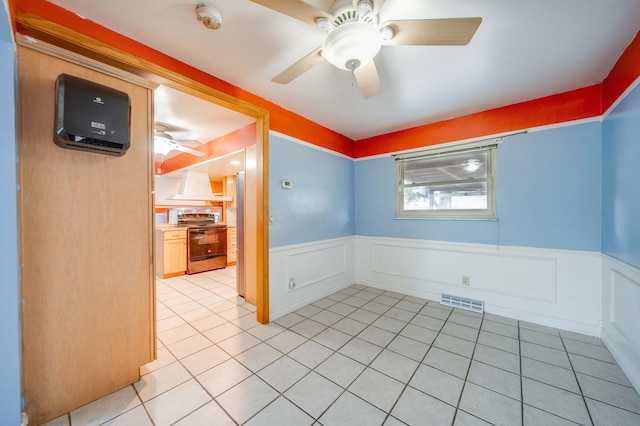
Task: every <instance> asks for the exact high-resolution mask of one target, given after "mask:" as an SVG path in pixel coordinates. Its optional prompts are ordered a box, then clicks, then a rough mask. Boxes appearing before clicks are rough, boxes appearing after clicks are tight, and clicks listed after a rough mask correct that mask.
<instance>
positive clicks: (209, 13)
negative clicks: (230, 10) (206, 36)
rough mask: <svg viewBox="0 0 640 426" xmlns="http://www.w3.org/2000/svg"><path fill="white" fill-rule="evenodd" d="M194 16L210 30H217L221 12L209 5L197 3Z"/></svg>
mask: <svg viewBox="0 0 640 426" xmlns="http://www.w3.org/2000/svg"><path fill="white" fill-rule="evenodd" d="M196 16H197V17H198V21H200V22H202V25H204V26H205V27H207V28H209V29H210V30H217V29H218V28H220V26H221V25H222V14H221V13H220V11H219V10H218V9H216V8H215V7H213V6H211V5H207V4H199V5H198V6H196Z"/></svg>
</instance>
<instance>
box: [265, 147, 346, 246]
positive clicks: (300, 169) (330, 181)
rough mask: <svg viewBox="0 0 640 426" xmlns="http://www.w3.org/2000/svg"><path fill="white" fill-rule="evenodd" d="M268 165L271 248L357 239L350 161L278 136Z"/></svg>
mask: <svg viewBox="0 0 640 426" xmlns="http://www.w3.org/2000/svg"><path fill="white" fill-rule="evenodd" d="M269 159H270V160H269V215H270V216H272V217H273V218H274V221H273V223H272V224H271V227H270V234H269V245H270V247H279V246H286V245H290V244H298V243H306V242H311V241H319V240H325V239H330V238H338V237H345V236H350V235H353V233H354V225H353V219H354V207H353V206H354V195H353V180H354V176H353V173H354V172H353V161H352V160H351V159H348V158H344V157H341V156H339V155H335V154H331V153H328V152H325V151H322V150H319V149H316V148H312V147H310V146H307V145H304V144H300V143H296V142H292V141H290V140H287V139H284V138H282V137H279V136H274V135H272V136H271V137H270V140H269ZM283 179H289V180H291V181H292V182H293V188H292V189H283V188H282V187H281V181H282V180H283Z"/></svg>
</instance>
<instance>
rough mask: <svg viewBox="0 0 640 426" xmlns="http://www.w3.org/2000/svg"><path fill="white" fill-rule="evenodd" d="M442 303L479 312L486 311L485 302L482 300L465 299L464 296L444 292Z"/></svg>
mask: <svg viewBox="0 0 640 426" xmlns="http://www.w3.org/2000/svg"><path fill="white" fill-rule="evenodd" d="M440 304H441V305H447V306H452V307H454V308H460V309H466V310H467V311H473V312H478V313H483V312H484V302H483V301H481V300H473V299H465V298H463V297H458V296H451V295H450V294H444V293H443V294H442V298H441V299H440Z"/></svg>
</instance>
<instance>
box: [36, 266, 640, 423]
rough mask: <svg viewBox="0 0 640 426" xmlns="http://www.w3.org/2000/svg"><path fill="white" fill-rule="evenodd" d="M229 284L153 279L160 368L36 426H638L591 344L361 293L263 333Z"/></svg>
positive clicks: (638, 412)
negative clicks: (493, 425) (239, 425)
mask: <svg viewBox="0 0 640 426" xmlns="http://www.w3.org/2000/svg"><path fill="white" fill-rule="evenodd" d="M234 275H235V268H226V269H223V270H218V271H211V272H206V273H202V274H198V275H191V276H184V277H177V278H171V279H166V280H159V281H158V284H157V299H158V360H157V361H155V362H153V363H151V364H148V365H146V366H144V367H142V371H141V372H142V378H141V380H140V381H139V382H137V383H135V384H134V385H132V386H128V387H126V388H125V389H122V390H120V391H118V392H115V393H113V394H111V395H108V396H106V397H104V398H102V399H100V400H98V401H96V402H93V403H91V404H88V405H86V406H84V407H81V408H79V409H77V410H74V411H72V412H71V413H69V414H67V415H64V416H62V417H59V418H57V419H55V420H53V421H51V422H49V423H48V424H47V425H49V426H52V425H69V424H71V425H74V426H75V425H101V424H105V425H136V426H138V425H170V424H178V425H236V424H246V425H252V426H255V425H311V424H314V425H327V426H329V425H381V424H385V425H401V424H410V425H425V424H429V425H452V424H454V425H486V424H495V425H521V424H524V425H575V424H580V425H585V424H587V425H591V424H594V425H640V397H639V396H638V394H637V393H636V391H635V390H634V388H633V387H631V384H630V383H629V381H628V380H627V378H626V377H625V375H624V373H623V372H622V370H621V369H620V368H619V367H618V366H617V365H616V363H615V361H614V359H613V358H612V357H611V355H610V354H609V351H608V350H607V349H606V347H604V345H603V344H602V342H601V341H600V340H599V339H597V338H593V337H590V336H584V335H580V334H576V333H571V332H565V331H559V330H557V329H553V328H548V327H543V326H539V325H536V324H531V323H527V322H523V321H516V320H513V319H510V318H505V317H499V316H496V315H491V314H485V315H480V314H475V313H470V312H467V311H463V310H458V309H450V308H447V307H443V306H441V305H440V304H438V303H435V302H432V301H430V302H428V303H427V301H426V300H423V299H419V298H416V297H410V296H404V295H402V294H397V293H392V292H386V291H383V290H378V289H374V288H369V287H364V286H360V285H354V286H351V287H349V288H347V289H345V290H343V291H340V292H337V293H335V294H333V295H331V296H328V297H326V298H324V299H321V300H319V301H317V302H315V303H312V304H311V305H308V306H305V307H304V308H301V309H299V310H298V311H296V312H295V313H291V314H289V315H287V316H285V317H283V318H280V319H278V320H276V321H274V322H273V323H271V324H268V325H260V324H258V323H256V321H255V319H254V318H255V309H254V307H253V306H251V305H248V304H245V303H244V301H243V300H242V299H241V298H238V297H237V296H236V293H235V278H234Z"/></svg>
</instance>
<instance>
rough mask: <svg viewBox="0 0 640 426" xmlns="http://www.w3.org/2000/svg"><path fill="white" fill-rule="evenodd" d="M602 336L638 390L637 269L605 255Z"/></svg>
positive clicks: (639, 321)
mask: <svg viewBox="0 0 640 426" xmlns="http://www.w3.org/2000/svg"><path fill="white" fill-rule="evenodd" d="M601 337H602V340H603V341H604V343H605V344H606V345H607V347H608V348H609V351H610V352H611V354H612V355H613V357H614V358H615V359H616V361H618V364H619V365H620V367H621V368H622V369H623V370H624V372H625V373H626V375H627V377H628V378H629V380H630V381H631V383H632V384H633V386H634V387H635V388H636V389H638V391H639V392H640V269H638V268H635V267H633V266H631V265H629V264H627V263H624V262H620V261H619V260H616V259H614V258H612V257H610V256H607V255H605V254H603V255H602V333H601Z"/></svg>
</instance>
